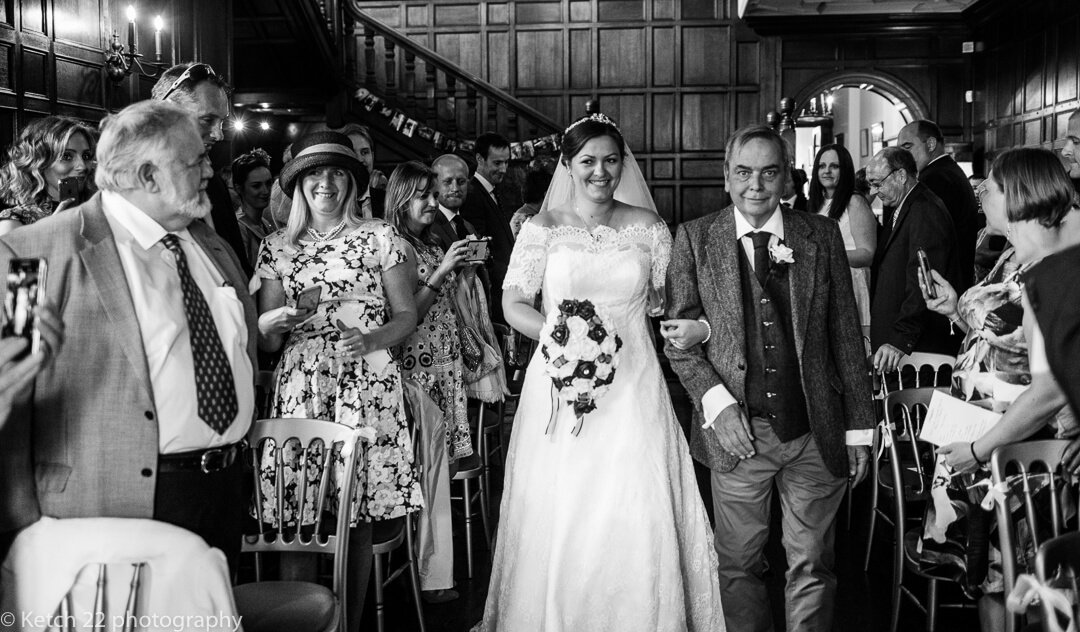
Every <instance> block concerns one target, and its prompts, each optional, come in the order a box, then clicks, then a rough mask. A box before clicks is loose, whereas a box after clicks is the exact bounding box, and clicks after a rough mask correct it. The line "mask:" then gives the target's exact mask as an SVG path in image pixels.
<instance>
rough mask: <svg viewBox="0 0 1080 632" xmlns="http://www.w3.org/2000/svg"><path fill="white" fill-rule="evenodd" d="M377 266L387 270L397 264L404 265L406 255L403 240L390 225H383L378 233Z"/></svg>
mask: <svg viewBox="0 0 1080 632" xmlns="http://www.w3.org/2000/svg"><path fill="white" fill-rule="evenodd" d="M378 244H379V265H381V266H382V269H383V270H389V269H390V268H393V267H394V266H396V265H398V264H399V263H405V261H406V260H407V259H408V255H407V254H406V251H405V239H404V238H403V237H402V236H401V233H399V232H398V229H396V228H394V227H393V226H391V225H390V224H385V223H384V224H383V226H382V228H381V230H379V232H378Z"/></svg>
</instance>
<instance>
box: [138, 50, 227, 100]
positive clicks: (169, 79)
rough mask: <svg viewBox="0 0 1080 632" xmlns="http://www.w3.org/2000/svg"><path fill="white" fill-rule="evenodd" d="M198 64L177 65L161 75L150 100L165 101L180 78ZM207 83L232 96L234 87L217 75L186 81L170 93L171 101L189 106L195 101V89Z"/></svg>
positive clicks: (193, 62) (152, 90) (194, 62)
mask: <svg viewBox="0 0 1080 632" xmlns="http://www.w3.org/2000/svg"><path fill="white" fill-rule="evenodd" d="M198 63H200V62H196V61H191V62H186V63H183V64H176V65H175V66H173V67H172V68H169V69H168V70H166V71H165V72H163V73H161V76H160V77H158V80H157V83H155V84H154V87H153V88H152V89H151V90H150V98H151V99H153V100H155V101H161V100H162V99H164V98H165V94H166V93H167V92H169V89H170V88H172V85H173V84H174V83H176V80H177V79H179V78H180V75H182V74H184V72H186V71H187V69H188V68H191V67H192V66H194V65H196V64H198ZM207 81H208V82H210V83H212V84H214V85H215V86H217V87H219V88H221V89H222V90H224V91H225V94H226V96H228V95H230V94H232V86H230V85H229V84H228V82H226V81H225V80H224V79H222V78H221V75H218V74H215V75H211V76H208V77H206V78H205V79H202V80H200V81H198V82H195V81H191V80H185V81H184V82H183V83H181V84H180V85H178V86H176V89H175V90H173V91H172V92H171V93H169V101H173V102H175V103H181V104H184V105H189V104H190V103H191V102H192V101H194V99H195V88H197V87H199V84H201V83H203V82H207Z"/></svg>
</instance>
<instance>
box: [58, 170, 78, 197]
mask: <svg viewBox="0 0 1080 632" xmlns="http://www.w3.org/2000/svg"><path fill="white" fill-rule="evenodd" d="M59 188H60V201H61V202H63V201H64V200H76V199H78V197H79V179H78V178H76V177H74V176H72V177H70V178H61V179H60V185H59Z"/></svg>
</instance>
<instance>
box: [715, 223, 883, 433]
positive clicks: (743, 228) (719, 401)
mask: <svg viewBox="0 0 1080 632" xmlns="http://www.w3.org/2000/svg"><path fill="white" fill-rule="evenodd" d="M734 212H735V238H736V239H737V240H738V241H739V244H740V245H742V247H743V252H745V253H746V259H747V260H748V261H749V262H750V269H751V270H755V268H754V240H753V239H752V238H751V237H750V233H753V232H756V231H765V232H768V233H771V235H770V236H769V247H770V248H772V247H773V246H775V245H776V244H777V243H779V242H780V241H781V240H782V239H784V214H783V213H781V212H780V207H777V208H776V210H774V211H773V214H772V215H771V216H770V217H769V219H768V220H766V221H765V224H764V225H762V227H761V228H754V227H753V226H751V225H750V222H748V221H747V220H746V218H745V217H743V214H742V213H741V212H739V210H738V209H735V211H734ZM737 401H738V400H736V399H735V397H733V396H732V394H731V392H730V391H728V390H727V387H725V386H724V385H723V384H717V385H716V386H714V387H712V388H710V389H709V390H708V391H706V393H705V395H704V396H703V397H702V398H701V411H702V413H703V414H704V416H705V423H704V424H702V426H701V427H702V428H706V429H708V428H712V427H713V422H714V421H715V420H716V416H717V415H719V414H720V412H721V411H722V410H724V409H725V408H727V407H728V406H730V405H732V404H735V403H737ZM873 438H874V431H873V430H848V432H847V444H848V445H872V444H873Z"/></svg>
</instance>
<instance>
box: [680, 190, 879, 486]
mask: <svg viewBox="0 0 1080 632" xmlns="http://www.w3.org/2000/svg"><path fill="white" fill-rule="evenodd" d="M735 212H736V211H735V208H734V207H733V206H729V207H728V208H726V209H724V210H723V211H720V212H719V213H713V214H711V215H707V216H705V217H702V218H700V219H697V220H694V221H691V222H687V223H684V224H682V225H680V226H679V229H678V231H677V233H676V236H675V243H674V248H673V249H672V258H671V264H670V265H669V266H668V272H667V291H668V308H667V317H668V318H692V319H696V318H699V317H701V316H704V317H705V318H706V319H708V321H709V324H710V326H711V327H712V337H711V339H710V340H709V341H708V342H707V343H706V344H705V345H695V346H694V347H692V348H690V349H686V350H680V349H676V348H675V347H674V346H672V345H671V344H670V343H666V344H665V346H664V352H665V353H666V354H667V356H668V358H669V359H670V360H671V367H672V368H673V369H674V370H675V372H676V373H677V374H678V376H679V380H680V381H681V382H682V384H683V386H685V387H686V390H687V392H688V393H689V395H690V398H691V399H692V400H693V403H694V421H693V427H692V430H691V437H690V453H691V455H692V456H693V457H694V458H695V459H697V460H698V461H700V462H701V463H703V464H705V465H706V466H708V467H709V468H710V469H714V470H718V471H724V472H726V471H729V470H731V469H733V468H734V467H735V466H736V465H737V464H738V459H737V458H736V457H733V456H731V455H729V454H727V452H725V451H724V450H723V449H721V447H720V442H719V440H717V438H716V435H715V434H714V433H713V431H711V430H708V431H706V430H703V429H702V428H701V424H702V423H703V422H704V418H703V415H702V410H701V398H702V397H703V396H704V395H705V393H706V392H708V390H709V389H711V388H712V387H713V386H716V385H717V384H723V385H724V386H725V387H726V388H727V390H728V391H729V392H730V393H731V394H732V396H733V397H735V398H736V400H738V402H739V404H740V406H742V405H744V404H743V400H744V398H745V385H746V333H745V326H744V322H743V307H742V290H741V285H740V283H741V282H740V279H739V259H738V257H739V250H738V249H739V248H740V247H741V246H740V245H739V243H738V241H737V240H736V239H735V216H734V213H735ZM781 212H782V213H783V214H784V242H785V243H786V244H787V246H788V247H789V248H791V249H792V250H793V251H794V259H795V263H793V264H790V270H789V274H790V277H789V278H790V286H791V309H792V327H793V329H794V334H795V351H796V354H797V355H798V358H799V368H800V372H801V376H802V388H803V394H804V395H805V396H806V406H807V412H808V413H809V417H810V432H811V434H812V435H813V437H814V440H815V441H816V442H817V445H818V448H819V449H820V451H821V455H822V458H823V459H824V461H825V465H826V466H827V467H828V468H829V471H831V472H832V473H833V474H835V475H837V476H847V474H848V460H847V450H846V437H845V433H846V431H847V430H856V429H865V428H873V425H874V415H873V409H872V407H871V403H870V397H871V395H870V378H869V375H868V374H867V371H866V354H865V351H864V347H863V343H862V332H861V330H860V328H859V320H858V314H857V311H856V307H855V295H854V293H853V292H852V289H851V273H850V271H849V269H848V262H847V253H846V251H845V250H844V241H843V238H842V237H841V236H840V228H839V225H838V224H837V222H836V221H835V220H831V219H829V218H827V217H823V216H818V215H811V214H807V213H800V212H795V211H791V210H788V209H783V210H781Z"/></svg>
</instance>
